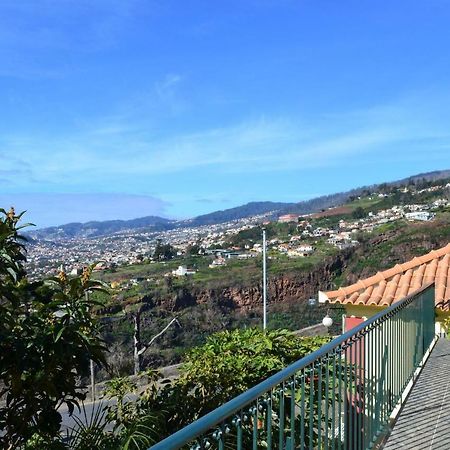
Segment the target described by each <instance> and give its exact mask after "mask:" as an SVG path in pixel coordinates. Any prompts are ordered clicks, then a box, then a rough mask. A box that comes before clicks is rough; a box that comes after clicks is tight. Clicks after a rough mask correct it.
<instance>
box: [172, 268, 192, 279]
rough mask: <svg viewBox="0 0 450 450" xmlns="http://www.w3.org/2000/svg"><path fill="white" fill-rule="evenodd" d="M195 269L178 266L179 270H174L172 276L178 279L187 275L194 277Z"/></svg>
mask: <svg viewBox="0 0 450 450" xmlns="http://www.w3.org/2000/svg"><path fill="white" fill-rule="evenodd" d="M194 274H195V270H194V269H188V268H187V267H186V266H178V269H176V270H172V275H176V276H177V277H184V276H185V275H194Z"/></svg>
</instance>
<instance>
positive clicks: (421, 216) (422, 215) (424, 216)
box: [405, 211, 434, 221]
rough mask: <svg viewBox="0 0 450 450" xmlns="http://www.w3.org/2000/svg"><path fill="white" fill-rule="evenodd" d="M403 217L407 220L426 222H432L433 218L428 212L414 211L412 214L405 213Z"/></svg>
mask: <svg viewBox="0 0 450 450" xmlns="http://www.w3.org/2000/svg"><path fill="white" fill-rule="evenodd" d="M405 217H406V218H407V219H408V220H423V221H428V220H432V219H433V218H434V214H432V213H430V212H428V211H414V212H410V213H406V214H405Z"/></svg>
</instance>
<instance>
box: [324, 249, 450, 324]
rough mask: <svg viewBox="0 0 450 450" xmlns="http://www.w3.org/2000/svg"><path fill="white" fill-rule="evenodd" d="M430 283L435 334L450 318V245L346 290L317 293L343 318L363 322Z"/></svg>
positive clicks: (396, 266)
mask: <svg viewBox="0 0 450 450" xmlns="http://www.w3.org/2000/svg"><path fill="white" fill-rule="evenodd" d="M431 282H434V283H435V305H436V312H437V319H436V320H437V327H436V331H437V332H441V331H443V330H442V322H443V321H444V320H445V318H447V317H449V316H450V244H447V245H446V246H445V247H442V248H440V249H438V250H433V251H431V252H430V253H427V254H426V255H423V256H419V257H415V258H413V259H412V260H410V261H408V262H405V263H403V264H397V265H395V266H394V267H392V268H391V269H388V270H385V271H382V272H378V273H376V274H375V275H373V276H371V277H369V278H366V279H364V280H359V281H358V282H356V283H354V284H352V285H350V286H347V287H342V288H340V289H337V290H335V291H328V292H322V291H319V302H321V303H326V302H329V303H340V304H342V305H344V306H345V309H346V311H347V316H350V317H355V318H357V317H361V318H364V319H365V318H367V317H370V316H371V315H373V314H375V313H377V312H378V311H379V310H380V308H385V307H387V306H390V305H392V304H393V303H395V302H397V301H399V300H401V299H402V298H404V297H406V296H407V295H409V294H412V293H414V292H415V291H417V290H419V289H420V288H422V287H424V286H425V285H427V284H429V283H431Z"/></svg>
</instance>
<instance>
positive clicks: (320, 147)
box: [0, 76, 450, 188]
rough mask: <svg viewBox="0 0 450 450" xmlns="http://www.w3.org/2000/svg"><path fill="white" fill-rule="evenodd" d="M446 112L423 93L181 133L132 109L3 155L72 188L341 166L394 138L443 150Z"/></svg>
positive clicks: (18, 143) (20, 144)
mask: <svg viewBox="0 0 450 450" xmlns="http://www.w3.org/2000/svg"><path fill="white" fill-rule="evenodd" d="M179 82H180V79H179V78H178V77H177V76H172V77H168V78H167V79H166V80H165V81H164V82H162V85H161V86H165V88H167V89H170V88H171V86H174V85H176V84H177V83H179ZM441 113H442V111H440V110H437V111H435V112H434V113H433V114H429V113H428V112H426V111H424V109H423V107H422V104H421V102H418V101H417V100H416V99H414V101H410V100H401V101H398V102H397V103H395V104H390V105H382V106H377V107H373V108H369V109H367V110H365V111H356V112H354V111H350V112H348V113H346V114H341V115H339V116H327V115H324V116H321V117H316V118H315V119H314V121H312V120H309V121H305V120H302V119H301V118H292V117H290V118H280V117H275V118H271V117H262V118H259V119H256V120H248V121H244V122H242V123H238V124H232V125H229V126H224V127H217V128H211V129H205V130H200V131H198V132H194V133H184V134H183V133H180V134H178V135H175V136H167V135H166V136H164V135H159V134H157V133H154V132H153V131H152V130H148V129H146V127H145V125H144V124H142V123H141V122H140V121H139V120H136V121H135V122H134V118H133V116H132V114H131V115H130V116H124V118H123V119H120V118H119V119H118V120H117V121H115V122H113V123H112V124H111V123H109V125H108V123H105V124H103V126H99V124H98V123H97V124H96V126H95V127H94V128H92V129H89V128H87V129H81V130H79V131H78V132H77V133H74V134H70V135H64V136H57V137H50V136H34V137H29V136H11V137H9V138H8V136H4V137H3V139H2V140H0V155H1V154H3V157H2V158H3V159H4V160H5V161H6V162H5V165H4V166H3V168H4V169H3V170H5V167H7V169H6V170H9V171H11V170H20V169H21V167H22V163H21V161H25V162H26V164H27V166H28V168H30V169H29V170H30V171H31V173H29V178H30V180H31V179H32V180H33V185H35V186H39V185H41V186H42V185H46V184H47V183H48V180H52V182H54V183H60V184H61V185H63V186H71V187H72V188H74V187H76V186H79V185H82V184H83V183H87V182H89V183H90V184H92V183H94V184H95V181H93V179H95V180H97V182H98V183H103V184H104V183H105V181H106V180H109V181H110V182H111V181H112V180H121V181H122V182H123V181H124V180H129V181H130V183H131V185H132V184H133V181H132V180H133V179H134V178H135V177H140V178H142V177H145V176H155V175H165V174H167V175H169V174H176V173H182V172H186V171H191V172H192V171H195V170H200V169H207V170H209V171H210V172H211V171H212V172H215V173H247V174H248V173H249V171H251V172H252V173H255V172H263V171H272V172H274V171H279V172H282V171H291V170H302V169H303V170H306V169H310V168H318V169H320V168H326V167H333V166H336V167H338V166H341V167H342V166H343V161H345V160H350V159H353V160H357V159H359V160H361V161H362V160H364V158H363V156H364V155H365V156H367V155H374V156H376V155H378V154H379V152H380V151H381V152H382V151H386V149H389V148H392V146H396V147H397V148H398V149H399V152H400V153H402V155H403V156H404V157H406V156H407V157H411V158H412V157H417V158H424V159H426V158H430V157H432V154H433V152H437V153H439V154H441V153H442V149H444V148H446V147H447V146H448V145H449V143H450V132H449V131H448V130H447V127H446V126H445V121H443V120H440V121H439V120H438V117H439V115H440V114H441ZM409 142H414V145H415V147H416V150H414V148H413V147H411V148H406V145H407V144H408V143H409ZM417 146H419V147H420V149H421V151H419V149H418V148H417ZM425 147H426V150H427V153H426V154H425V153H423V149H424V148H425ZM5 155H21V158H20V160H15V159H14V158H11V157H7V156H5ZM49 155H51V156H50V157H49ZM3 178H5V176H3ZM30 183H31V181H30Z"/></svg>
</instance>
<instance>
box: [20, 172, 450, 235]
mask: <svg viewBox="0 0 450 450" xmlns="http://www.w3.org/2000/svg"><path fill="white" fill-rule="evenodd" d="M448 178H450V170H437V171H434V172H427V173H421V174H417V175H413V176H410V177H407V178H404V179H402V180H397V181H391V182H387V183H380V184H375V185H371V186H362V187H359V188H356V189H352V190H350V191H346V192H338V193H335V194H330V195H323V196H321V197H316V198H313V199H311V200H305V201H302V202H298V203H281V202H250V203H247V204H245V205H242V206H237V207H234V208H229V209H225V210H221V211H215V212H212V213H209V214H204V215H201V216H197V217H194V218H193V219H189V220H182V221H175V220H170V219H165V218H162V217H156V216H148V217H141V218H138V219H132V220H108V221H103V222H87V223H69V224H66V225H61V226H58V227H51V228H44V229H41V230H36V231H32V232H29V233H28V235H29V236H30V237H31V238H34V239H50V240H52V239H61V238H73V237H96V236H104V235H109V234H113V233H117V232H120V231H125V230H135V229H146V230H148V231H162V230H169V229H173V228H179V227H197V226H202V225H215V224H218V223H224V222H230V221H232V220H239V219H245V218H247V217H252V216H257V215H261V214H267V215H268V216H269V217H271V218H275V217H278V216H280V215H282V214H287V213H293V214H299V215H301V214H309V213H314V212H319V211H321V210H324V209H327V208H331V207H335V206H340V205H342V204H344V203H346V202H348V201H349V200H350V198H351V197H354V196H358V195H361V194H364V193H368V192H374V191H377V190H379V189H385V188H389V187H398V186H403V185H408V184H420V183H424V182H430V181H431V182H433V181H438V180H443V179H448ZM269 213H270V214H269Z"/></svg>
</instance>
